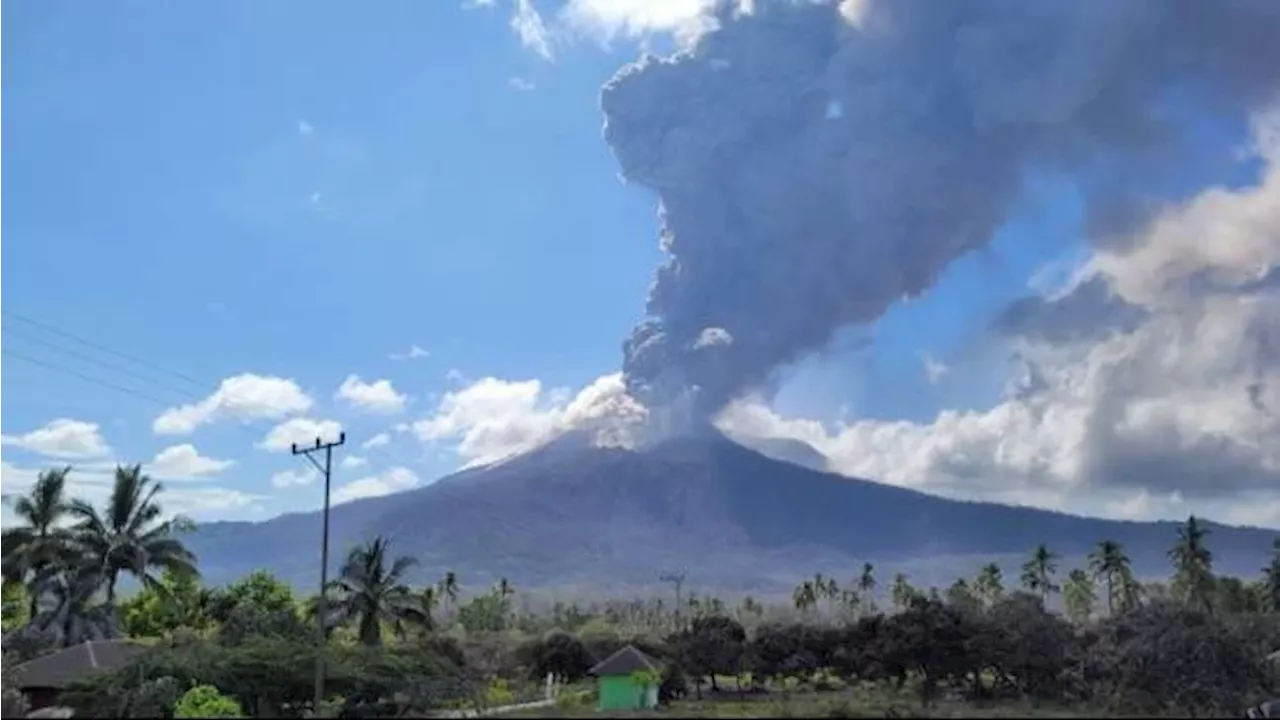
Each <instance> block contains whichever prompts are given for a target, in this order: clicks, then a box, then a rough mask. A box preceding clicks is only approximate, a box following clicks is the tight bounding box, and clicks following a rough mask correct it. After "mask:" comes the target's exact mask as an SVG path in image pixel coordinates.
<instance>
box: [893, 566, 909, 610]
mask: <svg viewBox="0 0 1280 720" xmlns="http://www.w3.org/2000/svg"><path fill="white" fill-rule="evenodd" d="M915 595H916V589H915V588H913V587H911V583H910V582H908V581H907V576H906V575H905V574H903V573H898V574H897V575H894V576H893V585H892V586H890V588H889V597H890V599H891V600H892V602H893V607H894V608H895V609H896V610H898V611H902V610H906V609H907V606H908V605H910V604H911V598H913V597H915Z"/></svg>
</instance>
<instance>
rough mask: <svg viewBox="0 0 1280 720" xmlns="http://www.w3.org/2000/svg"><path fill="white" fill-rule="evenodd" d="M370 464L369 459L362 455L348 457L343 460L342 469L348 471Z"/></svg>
mask: <svg viewBox="0 0 1280 720" xmlns="http://www.w3.org/2000/svg"><path fill="white" fill-rule="evenodd" d="M368 464H369V459H368V458H365V457H362V456H360V455H347V456H346V457H344V458H342V467H344V468H347V469H351V468H358V467H364V466H365V465H368Z"/></svg>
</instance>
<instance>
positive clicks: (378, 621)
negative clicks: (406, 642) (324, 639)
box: [330, 536, 426, 647]
mask: <svg viewBox="0 0 1280 720" xmlns="http://www.w3.org/2000/svg"><path fill="white" fill-rule="evenodd" d="M389 544H390V543H389V541H388V540H387V539H386V538H384V537H381V536H379V537H375V538H374V539H373V540H371V541H369V543H368V544H367V545H363V546H360V547H356V548H352V550H351V552H350V553H348V554H347V560H346V562H345V563H344V564H343V566H342V569H341V570H339V571H338V578H337V579H336V580H334V581H333V582H332V583H330V587H332V588H333V590H334V592H335V603H334V617H335V619H336V620H338V621H339V622H347V621H350V620H355V621H356V623H357V627H358V632H357V634H358V635H359V636H360V642H361V643H363V644H364V645H366V646H368V647H380V646H381V645H382V623H383V622H387V623H390V624H391V626H392V628H393V629H394V631H395V633H396V634H397V635H399V636H403V635H404V634H405V624H406V623H414V624H417V625H424V624H425V623H426V618H424V617H423V612H422V600H421V598H419V597H415V596H414V594H413V590H411V589H410V588H409V586H408V585H407V584H405V582H404V574H405V573H406V572H407V571H408V570H409V568H411V567H413V566H414V565H415V564H416V562H417V561H416V560H414V559H413V558H411V557H408V556H401V557H398V558H396V559H395V560H394V561H392V562H391V564H390V566H388V565H387V559H388V554H387V547H388V545H389Z"/></svg>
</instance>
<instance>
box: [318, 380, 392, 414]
mask: <svg viewBox="0 0 1280 720" xmlns="http://www.w3.org/2000/svg"><path fill="white" fill-rule="evenodd" d="M334 397H335V398H338V399H340V400H346V401H347V402H348V403H350V404H351V405H352V406H354V407H357V408H359V409H361V410H368V411H370V412H380V413H397V412H400V411H402V410H404V406H405V404H406V403H407V402H408V401H409V398H408V397H407V396H406V395H403V394H402V393H400V392H397V391H396V389H395V387H394V386H393V385H392V384H391V381H390V380H385V379H384V380H375V381H373V382H371V383H367V382H364V381H363V380H361V379H360V376H358V375H348V376H347V379H346V380H344V381H342V385H341V386H340V387H339V388H338V391H337V392H336V393H334Z"/></svg>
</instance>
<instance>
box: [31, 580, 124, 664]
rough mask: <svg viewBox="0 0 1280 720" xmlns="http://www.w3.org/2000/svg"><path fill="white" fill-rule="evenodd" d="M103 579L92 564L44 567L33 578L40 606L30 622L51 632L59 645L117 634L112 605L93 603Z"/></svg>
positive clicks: (73, 643) (100, 638) (69, 645)
mask: <svg viewBox="0 0 1280 720" xmlns="http://www.w3.org/2000/svg"><path fill="white" fill-rule="evenodd" d="M103 580H104V578H103V575H102V572H101V570H100V568H98V567H95V566H93V565H79V566H76V567H72V568H58V567H55V566H52V565H51V566H47V567H46V568H45V569H44V570H43V571H42V572H41V574H40V575H39V576H37V577H36V579H35V580H34V583H35V587H36V595H37V596H38V597H39V598H40V600H41V603H40V604H41V607H40V609H39V612H38V613H37V614H35V615H33V616H32V625H34V626H35V627H37V628H40V629H41V630H46V631H51V632H52V633H53V635H54V636H55V637H56V638H57V643H58V644H59V645H60V646H61V647H71V646H72V645H78V644H80V643H82V642H84V641H86V640H104V639H109V638H114V637H117V636H118V635H119V631H118V628H117V626H116V617H115V608H114V607H113V606H112V605H111V604H110V603H95V602H94V600H95V599H97V598H98V597H99V595H100V591H101V589H102V585H103Z"/></svg>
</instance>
